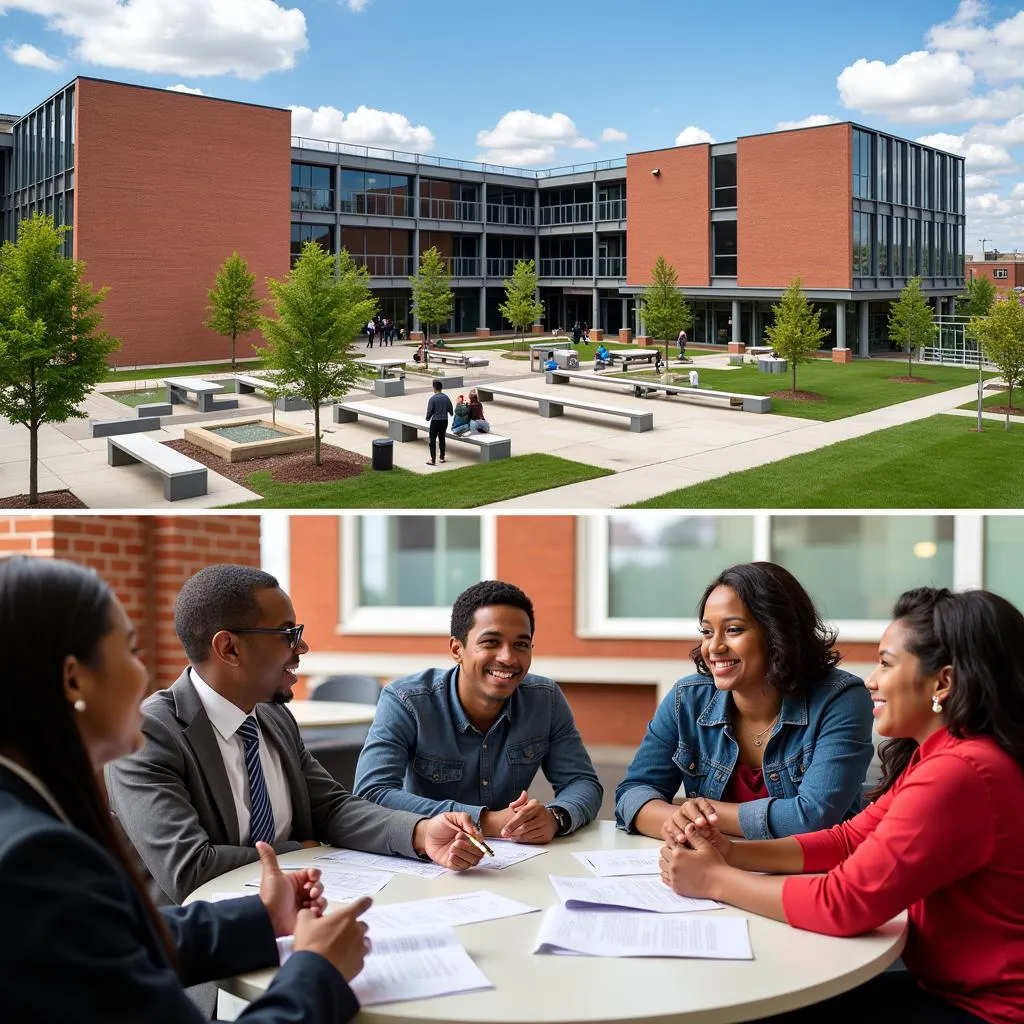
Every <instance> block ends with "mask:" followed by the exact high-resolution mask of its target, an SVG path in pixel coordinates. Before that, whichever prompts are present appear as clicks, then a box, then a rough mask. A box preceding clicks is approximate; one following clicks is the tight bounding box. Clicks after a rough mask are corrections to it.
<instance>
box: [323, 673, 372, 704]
mask: <svg viewBox="0 0 1024 1024" xmlns="http://www.w3.org/2000/svg"><path fill="white" fill-rule="evenodd" d="M309 699H310V700H341V701H350V702H351V703H353V704H376V703H377V701H379V700H380V684H379V683H378V682H377V680H376V679H374V678H373V677H372V676H328V678H327V679H325V680H324V681H323V682H322V683H321V684H320V685H319V686H317V687H316V688H315V689H314V690H313V692H312V693H311V694H310V695H309Z"/></svg>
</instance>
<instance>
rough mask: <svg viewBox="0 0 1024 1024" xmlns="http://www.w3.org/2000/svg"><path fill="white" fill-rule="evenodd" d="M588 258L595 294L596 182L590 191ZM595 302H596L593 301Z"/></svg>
mask: <svg viewBox="0 0 1024 1024" xmlns="http://www.w3.org/2000/svg"><path fill="white" fill-rule="evenodd" d="M590 216H591V224H590V254H591V255H590V258H591V259H592V260H593V263H592V264H591V267H590V269H591V270H592V271H593V272H594V293H595V294H596V293H597V182H596V181H594V182H592V184H591V189H590ZM595 301H596V300H595Z"/></svg>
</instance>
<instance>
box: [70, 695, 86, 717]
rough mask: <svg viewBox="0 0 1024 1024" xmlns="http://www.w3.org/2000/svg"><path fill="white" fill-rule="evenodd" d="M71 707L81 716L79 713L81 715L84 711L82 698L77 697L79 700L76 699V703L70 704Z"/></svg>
mask: <svg viewBox="0 0 1024 1024" xmlns="http://www.w3.org/2000/svg"><path fill="white" fill-rule="evenodd" d="M71 706H72V707H73V708H74V709H75V710H76V711H77V712H78V713H79V714H81V713H82V712H83V711H84V710H85V701H84V700H82V698H81V697H79V698H78V700H76V701H75V703H74V704H72V705H71Z"/></svg>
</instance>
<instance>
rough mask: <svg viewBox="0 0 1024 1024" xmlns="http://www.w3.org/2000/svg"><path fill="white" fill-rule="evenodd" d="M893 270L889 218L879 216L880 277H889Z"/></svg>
mask: <svg viewBox="0 0 1024 1024" xmlns="http://www.w3.org/2000/svg"><path fill="white" fill-rule="evenodd" d="M890 274H892V270H891V268H890V265H889V218H888V217H886V216H885V215H883V214H879V215H878V276H879V277H889V276H890Z"/></svg>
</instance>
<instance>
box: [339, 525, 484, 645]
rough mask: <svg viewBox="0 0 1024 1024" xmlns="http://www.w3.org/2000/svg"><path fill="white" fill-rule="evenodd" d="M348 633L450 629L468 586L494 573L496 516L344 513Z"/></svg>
mask: <svg viewBox="0 0 1024 1024" xmlns="http://www.w3.org/2000/svg"><path fill="white" fill-rule="evenodd" d="M341 530H342V574H341V575H342V602H341V604H342V623H341V627H340V628H341V630H342V631H343V632H346V633H399V634H409V633H413V634H424V633H427V634H430V633H447V632H448V629H449V622H450V619H451V606H452V602H453V601H454V600H455V598H456V597H458V596H459V594H461V593H462V591H463V590H465V589H466V587H468V586H470V585H471V584H473V583H477V582H478V581H479V580H481V579H493V578H494V576H495V554H494V518H493V517H481V516H460V515H445V516H390V515H366V516H344V517H342V519H341Z"/></svg>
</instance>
